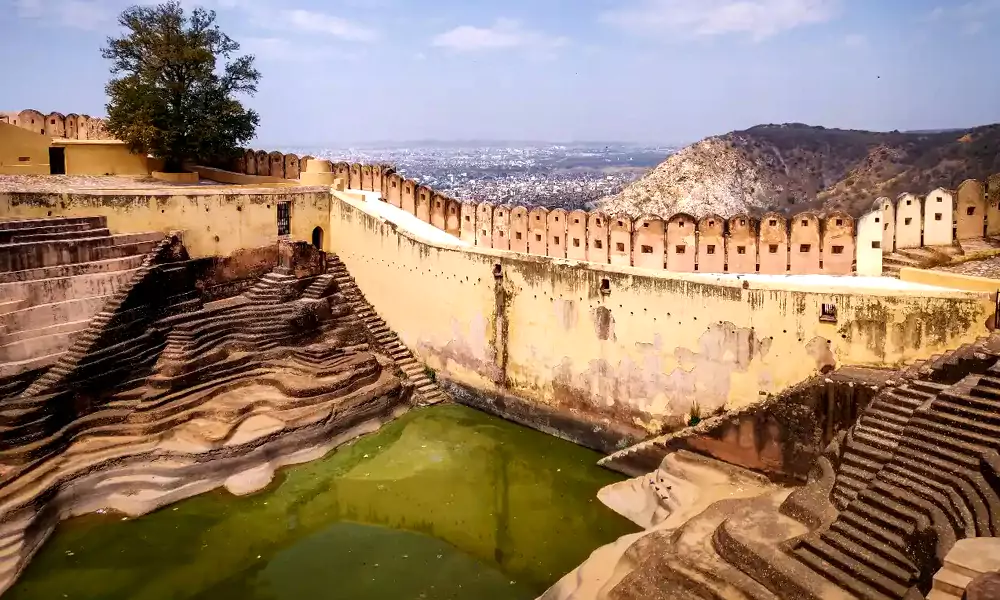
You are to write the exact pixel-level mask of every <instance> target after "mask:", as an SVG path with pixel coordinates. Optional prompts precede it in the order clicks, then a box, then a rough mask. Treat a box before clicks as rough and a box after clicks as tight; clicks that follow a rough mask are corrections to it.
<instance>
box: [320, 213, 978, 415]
mask: <svg viewBox="0 0 1000 600" xmlns="http://www.w3.org/2000/svg"><path fill="white" fill-rule="evenodd" d="M612 227H614V223H612ZM692 227H693V224H692ZM330 232H331V235H330V238H331V241H332V242H331V245H332V249H333V250H334V251H335V252H337V253H338V255H340V257H341V258H342V259H343V260H344V262H345V263H346V264H347V266H348V268H349V269H350V271H351V274H352V276H353V277H354V278H355V280H356V281H357V283H358V285H359V286H360V287H361V289H362V290H363V291H364V293H365V296H366V297H367V298H368V299H369V301H371V302H372V304H373V305H374V306H375V308H376V309H377V310H378V311H379V313H380V314H381V315H382V316H383V318H385V320H386V321H387V322H388V324H389V326H390V327H392V328H393V329H394V330H395V331H396V332H398V334H399V335H400V337H401V338H402V340H403V341H404V343H406V344H407V345H408V346H409V347H410V348H412V349H413V350H414V351H415V352H416V353H417V354H418V355H419V356H420V358H421V359H423V360H424V361H426V362H427V364H428V365H429V366H430V367H431V368H433V369H435V370H436V371H437V372H438V376H439V378H442V379H445V380H449V381H453V382H455V383H457V384H460V385H463V386H467V387H471V388H474V389H476V390H480V391H482V392H483V393H487V394H503V395H511V396H515V397H519V398H522V399H524V400H526V401H528V402H530V403H534V404H536V405H538V406H544V407H547V408H550V409H554V410H557V411H561V412H562V413H565V414H574V415H577V416H579V417H580V418H581V419H587V418H590V419H596V420H600V419H610V420H611V422H615V423H621V424H626V425H627V424H633V423H639V424H641V425H642V426H644V427H646V428H648V429H649V430H658V429H660V428H661V427H663V426H668V425H676V424H677V423H678V420H679V419H681V418H682V417H683V415H685V414H687V411H688V410H689V408H690V404H691V402H692V401H693V400H697V402H698V403H699V405H700V407H701V408H702V410H704V411H707V412H710V411H712V410H714V409H716V408H718V407H720V406H723V405H726V406H728V407H738V406H743V405H747V404H749V403H752V402H755V401H756V400H757V399H758V398H759V397H760V394H761V393H762V392H764V393H776V392H778V391H780V390H782V389H784V388H786V387H787V386H789V385H792V384H795V383H797V382H799V381H801V380H803V379H805V378H806V377H808V376H810V375H813V374H815V373H817V372H818V371H827V370H829V369H831V368H833V367H834V366H840V365H845V364H855V365H871V366H890V365H897V364H901V363H903V362H906V361H911V360H914V359H917V358H926V357H928V356H930V355H932V354H935V353H938V352H941V351H943V350H945V349H948V348H954V347H956V346H958V345H960V344H962V343H965V342H968V341H971V340H973V339H975V338H976V337H978V336H980V335H983V334H984V333H985V332H986V323H987V322H992V321H991V320H992V318H993V317H992V313H993V310H994V306H993V302H992V299H991V298H990V296H989V295H988V294H976V293H967V292H950V291H941V292H930V294H929V293H928V292H927V291H923V292H921V293H919V294H917V293H914V292H912V291H900V290H878V289H875V288H873V289H869V290H867V291H865V292H859V291H858V289H857V288H852V287H851V286H850V285H849V284H845V285H842V286H828V285H824V286H819V285H813V286H809V287H807V288H805V289H804V290H802V291H800V290H796V289H794V287H793V286H795V285H797V283H796V281H795V280H789V281H787V282H782V283H767V282H759V281H758V282H741V281H736V280H721V281H719V280H717V279H716V278H713V277H711V276H702V275H697V274H676V273H668V272H662V273H656V274H653V273H650V272H649V271H646V270H640V269H635V268H633V267H611V266H606V265H597V264H586V265H584V264H580V263H576V262H573V261H568V260H559V259H553V258H550V257H540V256H528V255H520V254H512V253H509V252H501V251H496V250H491V249H481V248H475V249H469V248H464V249H459V248H454V247H445V246H438V245H435V244H433V243H430V242H426V241H421V240H419V239H417V238H416V237H414V236H413V235H412V234H409V233H407V232H404V231H403V230H401V229H398V228H397V227H394V226H392V225H390V224H387V223H385V222H383V221H381V220H380V219H378V218H376V217H374V216H371V215H369V214H368V213H366V212H364V211H363V210H362V209H361V208H359V207H358V206H355V205H354V204H351V203H347V202H344V201H341V200H339V199H338V198H335V199H334V201H333V203H332V207H331V217H330ZM626 239H627V238H626ZM848 281H851V280H848ZM401 290H408V293H407V299H406V301H405V302H401V301H400V299H399V298H400V291H401ZM823 304H832V305H834V306H835V307H836V312H837V317H836V322H825V321H821V320H820V318H819V317H820V314H821V307H822V305H823ZM573 411H576V412H573Z"/></svg>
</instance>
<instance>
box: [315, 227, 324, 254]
mask: <svg viewBox="0 0 1000 600" xmlns="http://www.w3.org/2000/svg"><path fill="white" fill-rule="evenodd" d="M313 247H314V248H316V249H317V250H322V249H323V228H322V227H315V228H313Z"/></svg>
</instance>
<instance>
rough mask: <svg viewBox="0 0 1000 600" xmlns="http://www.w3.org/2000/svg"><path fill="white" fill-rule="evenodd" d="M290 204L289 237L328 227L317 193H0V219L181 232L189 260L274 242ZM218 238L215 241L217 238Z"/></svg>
mask: <svg viewBox="0 0 1000 600" xmlns="http://www.w3.org/2000/svg"><path fill="white" fill-rule="evenodd" d="M285 201H287V202H291V203H292V210H291V214H292V221H291V237H292V239H294V240H302V241H307V242H309V241H311V240H312V231H313V228H314V227H317V226H319V227H322V228H323V230H324V235H323V239H324V243H326V244H328V243H329V239H330V235H329V229H328V227H327V225H328V223H329V212H330V194H329V192H327V191H326V190H325V189H321V188H307V187H296V188H275V189H237V190H234V189H227V188H225V187H222V186H216V187H215V188H186V189H184V191H183V192H179V191H178V190H177V189H173V190H170V189H163V190H142V191H137V190H102V191H93V192H89V193H85V194H77V193H74V194H55V193H53V194H36V193H0V214H2V215H4V216H10V217H45V216H99V215H103V216H106V217H107V218H108V227H109V228H110V229H111V230H112V231H113V232H115V233H129V232H144V231H162V232H164V233H166V232H169V231H172V230H184V245H185V246H186V247H187V249H188V252H189V253H190V254H191V257H192V258H199V257H204V256H228V255H230V254H232V253H233V252H236V251H237V250H240V249H243V248H258V247H261V246H266V245H268V244H272V243H274V242H275V240H276V239H277V233H278V231H277V203H278V202H285ZM216 237H218V240H217V239H216Z"/></svg>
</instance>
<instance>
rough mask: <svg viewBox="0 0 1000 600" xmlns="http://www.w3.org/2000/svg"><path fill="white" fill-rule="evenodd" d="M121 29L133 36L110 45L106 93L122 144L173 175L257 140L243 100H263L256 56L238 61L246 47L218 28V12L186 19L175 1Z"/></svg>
mask: <svg viewBox="0 0 1000 600" xmlns="http://www.w3.org/2000/svg"><path fill="white" fill-rule="evenodd" d="M118 23H119V24H120V25H121V26H122V27H123V28H124V29H125V35H124V36H123V37H120V38H113V37H109V38H108V41H107V46H106V47H105V48H103V49H102V51H101V53H102V55H103V56H104V58H106V59H109V60H111V61H112V67H111V73H112V79H111V81H109V82H108V84H107V87H106V91H107V94H108V97H109V98H110V101H109V103H108V105H107V111H108V120H107V129H108V131H110V132H111V134H112V135H114V137H116V138H117V139H120V140H122V141H124V142H125V143H126V144H128V146H129V148H130V149H131V150H132V151H133V152H137V153H142V154H152V155H153V156H155V157H157V158H160V159H162V160H163V161H164V163H165V168H166V170H167V171H170V172H177V171H180V170H181V168H182V164H183V163H184V161H186V160H197V161H213V160H218V159H220V158H226V157H229V156H231V155H232V154H233V153H234V152H235V150H236V149H237V148H238V147H239V146H240V145H241V144H244V143H246V142H248V141H250V139H252V138H253V135H254V131H255V130H256V127H257V124H258V122H259V120H260V119H259V116H258V115H257V113H256V112H254V111H252V110H248V109H246V108H244V106H243V105H242V104H241V103H240V101H239V100H237V99H236V97H235V96H236V95H237V94H246V95H252V94H253V93H254V92H256V91H257V83H258V81H259V80H260V72H259V71H258V70H257V69H256V68H254V57H253V56H249V55H248V56H240V57H235V58H233V56H234V53H235V52H237V51H238V50H239V47H240V46H239V44H238V43H236V42H235V41H233V40H232V39H231V38H230V37H229V36H227V35H226V34H225V33H223V32H222V30H221V29H219V27H218V25H216V24H215V12H214V11H207V10H204V9H202V8H195V9H194V10H193V11H191V14H190V15H189V16H186V15H185V14H184V10H183V9H182V8H181V5H180V3H179V2H176V1H171V2H167V3H165V4H159V5H156V6H132V7H130V8H127V9H125V11H123V12H122V13H121V15H120V16H119V17H118ZM231 58H232V60H230V59H231ZM220 63H223V64H222V65H221V66H220Z"/></svg>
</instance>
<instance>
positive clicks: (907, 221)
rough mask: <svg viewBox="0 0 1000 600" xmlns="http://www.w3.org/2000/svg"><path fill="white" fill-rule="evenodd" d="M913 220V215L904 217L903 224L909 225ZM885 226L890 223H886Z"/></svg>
mask: <svg viewBox="0 0 1000 600" xmlns="http://www.w3.org/2000/svg"><path fill="white" fill-rule="evenodd" d="M912 222H913V218H912V217H906V218H905V219H903V225H909V224H910V223H912ZM885 226H886V227H888V226H889V224H888V223H886V224H885Z"/></svg>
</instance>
